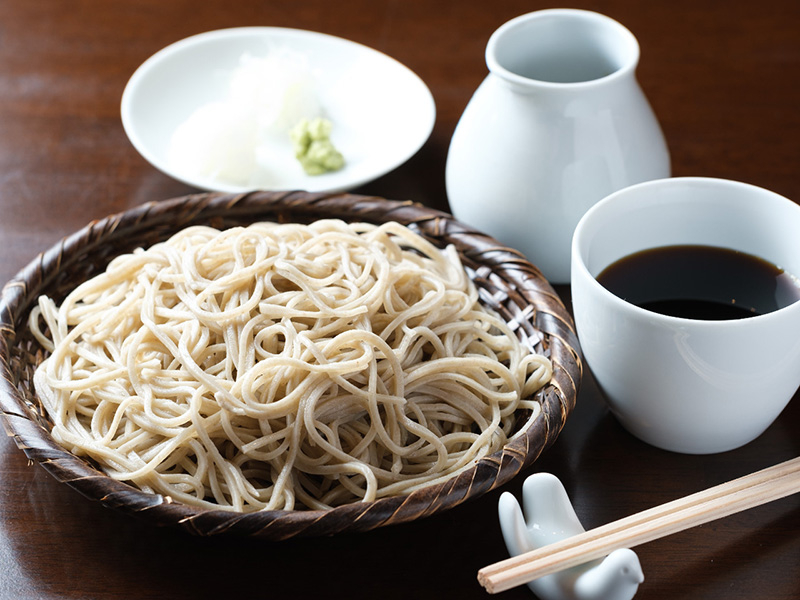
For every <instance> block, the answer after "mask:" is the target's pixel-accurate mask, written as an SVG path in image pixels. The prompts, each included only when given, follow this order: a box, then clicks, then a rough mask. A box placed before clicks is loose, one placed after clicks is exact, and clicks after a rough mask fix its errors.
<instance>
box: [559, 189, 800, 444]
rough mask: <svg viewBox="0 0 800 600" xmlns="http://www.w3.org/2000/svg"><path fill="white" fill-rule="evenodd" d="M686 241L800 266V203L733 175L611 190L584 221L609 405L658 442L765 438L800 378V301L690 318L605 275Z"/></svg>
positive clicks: (596, 359) (593, 317)
mask: <svg viewBox="0 0 800 600" xmlns="http://www.w3.org/2000/svg"><path fill="white" fill-rule="evenodd" d="M683 244H692V245H694V244H698V245H707V246H718V247H724V248H729V249H733V250H739V251H742V252H746V253H748V254H751V255H755V256H757V257H760V258H762V259H764V260H766V261H768V262H770V263H772V264H774V265H777V266H779V267H781V268H782V269H784V270H785V271H786V272H788V273H791V274H793V275H795V276H800V206H799V205H797V204H795V203H794V202H792V201H790V200H788V199H786V198H784V197H783V196H780V195H778V194H775V193H773V192H770V191H767V190H764V189H762V188H759V187H755V186H752V185H748V184H744V183H738V182H734V181H727V180H722V179H709V178H673V179H661V180H657V181H650V182H647V183H642V184H637V185H634V186H631V187H629V188H626V189H623V190H620V191H618V192H616V193H613V194H611V195H610V196H608V197H606V198H604V199H603V200H601V201H600V202H599V203H598V204H596V205H595V206H594V207H593V208H591V209H590V210H589V211H588V212H587V213H586V214H585V215H584V217H583V218H582V219H581V221H580V222H579V224H578V226H577V228H576V230H575V234H574V237H573V242H572V265H571V266H572V275H571V277H572V301H573V307H574V314H575V324H576V327H577V331H578V337H579V339H580V342H581V347H582V350H583V354H584V357H585V359H586V363H587V365H588V366H589V368H590V369H591V371H592V373H593V374H594V377H595V379H596V380H597V383H598V385H599V386H600V388H601V390H602V392H603V394H604V396H605V397H606V400H607V401H608V403H609V406H610V408H611V410H612V412H613V413H614V414H615V415H616V417H617V418H618V419H619V421H620V422H621V423H622V424H623V426H624V427H625V428H626V429H628V430H629V431H630V432H631V433H633V434H634V435H636V436H637V437H639V438H640V439H642V440H644V441H646V442H648V443H650V444H652V445H654V446H658V447H660V448H664V449H667V450H672V451H676V452H685V453H692V454H706V453H712V452H723V451H726V450H731V449H733V448H737V447H739V446H742V445H744V444H746V443H748V442H750V441H752V440H753V439H755V438H756V437H758V436H759V435H760V434H761V433H762V432H763V431H764V430H765V429H766V428H767V427H768V426H769V425H770V424H771V423H772V422H773V421H774V420H775V419H776V418H777V416H778V415H779V414H780V412H781V411H782V410H783V408H784V407H785V406H786V404H787V403H788V402H789V400H790V399H791V398H792V396H793V395H794V394H795V392H796V391H797V389H798V386H800V302H795V303H793V304H790V305H789V306H786V307H784V308H780V309H778V310H775V311H773V312H769V313H766V314H763V315H758V316H753V317H750V318H745V319H737V320H722V321H710V320H698V319H687V318H678V317H672V316H665V315H662V314H659V313H656V312H652V311H650V310H645V309H643V308H640V307H638V306H635V305H634V304H631V303H629V302H627V301H625V300H623V299H621V298H619V297H618V296H615V295H614V294H612V293H611V292H609V291H608V290H607V289H606V288H605V287H603V286H602V285H601V284H600V283H598V282H597V280H596V277H597V276H598V275H599V274H600V273H601V271H603V270H604V269H605V268H606V267H607V266H609V265H610V264H612V263H614V262H615V261H617V260H619V259H621V258H623V257H625V256H628V255H630V254H633V253H636V252H639V251H641V250H644V249H648V248H654V247H660V246H672V245H683Z"/></svg>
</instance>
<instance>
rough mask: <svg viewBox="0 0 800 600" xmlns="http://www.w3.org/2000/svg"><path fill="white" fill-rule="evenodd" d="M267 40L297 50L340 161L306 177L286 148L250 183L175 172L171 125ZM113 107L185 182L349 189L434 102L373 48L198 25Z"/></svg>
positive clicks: (155, 160) (406, 142) (396, 154)
mask: <svg viewBox="0 0 800 600" xmlns="http://www.w3.org/2000/svg"><path fill="white" fill-rule="evenodd" d="M276 48H279V49H281V50H282V51H290V52H294V53H297V54H301V55H302V56H304V57H305V58H306V60H307V63H308V65H309V69H310V71H312V72H313V77H314V82H315V83H314V87H315V94H316V95H317V97H318V99H319V102H320V104H321V106H322V109H323V110H324V113H325V116H326V117H327V118H328V119H329V120H330V121H331V122H332V123H333V128H334V129H333V132H332V135H331V138H332V140H333V142H334V144H335V145H336V147H337V148H338V149H339V150H340V151H341V152H342V154H343V155H344V157H345V160H346V165H345V166H344V168H342V169H341V170H339V171H335V172H331V173H325V174H323V175H316V176H309V175H306V174H305V172H304V171H303V169H302V167H301V166H300V165H299V163H298V161H297V160H296V159H295V158H294V156H293V154H292V153H291V151H288V152H286V153H285V154H281V156H280V157H279V158H276V159H275V164H273V165H270V166H271V168H270V170H269V175H268V177H267V178H265V179H264V180H262V181H259V182H258V184H257V185H254V184H253V183H252V182H250V183H247V184H242V183H233V182H230V181H224V180H221V179H218V178H214V177H203V176H200V175H198V174H196V173H186V172H183V173H181V172H176V170H175V168H174V165H173V164H171V163H170V161H169V160H168V157H169V151H170V144H171V143H172V137H173V134H174V132H175V130H176V128H178V127H179V126H180V125H181V124H182V123H184V122H185V121H186V120H187V119H188V118H189V117H190V116H191V115H192V114H193V113H194V112H195V111H196V110H197V109H198V108H200V107H202V106H206V105H208V104H210V103H213V102H220V101H223V99H224V98H225V96H226V94H228V93H229V82H230V79H231V76H232V74H233V72H234V70H235V69H236V67H237V65H239V63H240V61H241V59H242V56H243V55H251V56H256V57H258V56H265V55H268V53H270V52H271V51H274V50H275V49H276ZM121 114H122V124H123V127H124V129H125V132H126V134H127V135H128V138H129V139H130V141H131V143H132V144H133V146H134V147H135V148H136V150H137V151H138V152H139V153H140V154H141V155H142V156H143V157H144V158H145V159H146V160H147V161H148V162H150V164H152V165H153V166H154V167H156V168H157V169H159V170H161V171H162V172H164V173H165V174H167V175H169V176H171V177H173V178H175V179H178V180H180V181H182V182H184V183H186V184H188V185H191V186H193V187H196V188H200V189H204V190H209V191H220V192H244V191H249V190H251V189H255V188H261V189H271V190H285V189H302V190H306V191H310V192H315V191H318V192H322V191H342V190H347V189H352V188H354V187H357V186H359V185H361V184H364V183H367V182H369V181H371V180H373V179H376V178H378V177H380V176H382V175H384V174H386V173H388V172H390V171H392V170H393V169H395V168H397V167H398V166H400V165H401V164H403V163H404V162H405V161H406V160H408V159H409V158H410V157H411V156H413V155H414V154H415V153H416V152H417V151H418V150H419V149H420V147H421V146H422V145H423V144H424V143H425V141H426V140H427V139H428V137H429V136H430V133H431V131H432V129H433V124H434V121H435V117H436V108H435V104H434V100H433V96H432V95H431V92H430V90H429V89H428V87H427V86H426V85H425V83H424V82H423V81H422V80H421V79H420V78H419V77H418V76H417V75H416V74H415V73H413V72H412V71H411V70H409V69H408V68H407V67H405V66H404V65H402V64H401V63H399V62H398V61H396V60H394V59H393V58H390V57H389V56H387V55H385V54H382V53H380V52H378V51H376V50H373V49H371V48H368V47H366V46H363V45H361V44H358V43H355V42H352V41H349V40H345V39H342V38H338V37H334V36H331V35H327V34H322V33H316V32H312V31H304V30H299V29H287V28H276V27H240V28H232V29H222V30H217V31H210V32H206V33H201V34H198V35H195V36H192V37H189V38H186V39H183V40H181V41H179V42H176V43H174V44H171V45H170V46H167V47H166V48H164V49H162V50H161V51H159V52H157V53H156V54H154V55H153V56H152V57H150V58H149V59H148V60H146V61H145V62H144V63H143V64H142V65H141V66H140V67H139V68H138V69H137V70H136V71H135V73H134V74H133V76H132V77H131V78H130V80H129V82H128V84H127V86H126V87H125V91H124V93H123V95H122V104H121ZM287 148H288V149H289V150H290V149H291V145H290V144H287Z"/></svg>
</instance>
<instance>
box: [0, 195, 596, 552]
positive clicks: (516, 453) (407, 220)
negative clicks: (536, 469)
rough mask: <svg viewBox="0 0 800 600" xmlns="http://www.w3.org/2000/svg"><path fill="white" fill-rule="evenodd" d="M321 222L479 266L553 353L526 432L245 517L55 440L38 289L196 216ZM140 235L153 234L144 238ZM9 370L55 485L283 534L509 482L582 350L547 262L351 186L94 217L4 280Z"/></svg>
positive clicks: (225, 529)
mask: <svg viewBox="0 0 800 600" xmlns="http://www.w3.org/2000/svg"><path fill="white" fill-rule="evenodd" d="M321 218H343V219H344V220H348V221H365V222H372V223H381V222H385V221H397V222H399V223H402V224H404V225H407V226H409V227H410V228H412V229H414V230H415V231H416V232H417V233H420V234H421V235H423V236H424V237H426V238H428V239H429V240H431V241H434V242H435V243H437V245H440V246H441V245H444V244H451V243H452V244H455V245H456V247H457V249H458V250H459V254H460V255H461V256H462V260H464V262H465V265H466V266H468V267H469V266H472V267H475V269H474V270H475V272H474V275H475V277H473V278H476V277H477V278H479V279H481V278H482V279H481V282H480V286H482V289H484V290H486V289H490V290H493V291H495V292H499V295H500V296H501V297H502V298H503V300H502V302H504V303H505V304H504V306H507V307H510V309H511V310H514V311H516V312H515V314H514V315H513V316H512V319H508V318H506V320H507V322H510V320H516V321H517V322H516V325H517V326H518V327H521V328H523V329H526V330H527V331H528V332H529V333H535V334H537V335H540V336H541V341H540V344H542V345H543V347H544V348H545V349H546V351H547V352H548V353H549V354H550V358H551V360H552V361H553V366H554V375H553V378H552V380H551V382H550V383H549V384H547V385H546V386H545V388H543V389H542V390H540V392H539V393H538V394H537V399H539V401H540V403H541V406H542V412H541V414H540V415H539V417H538V418H537V419H535V420H534V421H533V424H532V425H531V427H529V428H528V430H527V431H526V432H525V434H524V435H521V436H519V437H517V438H516V439H515V440H514V441H513V442H511V443H509V444H507V445H506V446H505V447H504V448H502V449H501V450H498V451H497V452H495V453H494V454H492V455H490V456H487V457H484V458H482V459H480V460H479V461H478V462H477V464H476V465H475V466H474V467H472V468H471V469H469V470H468V471H465V472H463V473H461V474H460V475H458V476H456V477H453V478H451V479H449V480H447V481H445V482H443V483H439V484H435V485H432V486H428V487H426V488H422V489H420V490H418V491H416V492H412V493H411V494H408V495H406V496H394V497H388V498H382V499H379V500H376V501H374V502H356V503H352V504H346V505H343V506H339V507H336V508H333V509H331V510H326V511H319V510H295V511H262V512H255V513H247V514H240V513H234V512H231V511H227V510H224V509H206V508H197V507H193V506H188V505H184V504H180V503H177V502H171V501H170V500H169V499H168V498H165V497H163V496H160V495H154V494H148V493H146V492H142V491H140V490H138V489H137V488H135V487H133V486H131V485H129V484H126V483H123V482H119V481H116V480H113V479H111V478H110V477H107V476H105V475H104V474H103V473H102V472H100V471H99V470H97V469H95V468H94V467H93V466H92V465H90V464H89V463H88V462H86V461H85V460H83V459H81V458H78V457H76V456H74V455H72V454H71V453H69V452H67V451H66V450H64V449H62V448H61V447H60V446H59V445H58V444H56V443H55V441H54V440H53V439H52V438H51V437H50V435H49V432H48V430H47V429H46V427H45V426H43V425H42V414H41V410H40V407H36V404H35V395H34V394H33V391H32V384H31V382H30V377H24V376H23V375H24V374H23V373H21V372H20V369H23V370H26V371H27V370H30V369H32V368H33V367H34V366H35V364H37V363H38V361H40V360H41V359H42V358H43V352H42V351H41V349H39V351H38V353H37V352H36V349H35V347H34V346H32V347H30V348H27V347H26V348H25V349H22V347H21V345H22V343H23V342H22V339H23V338H25V331H24V329H25V327H26V326H25V319H24V317H25V316H26V315H27V313H28V311H29V310H30V308H31V306H32V304H33V303H34V302H35V300H36V298H38V296H39V295H40V293H41V292H42V291H44V290H50V289H51V288H53V287H54V286H56V287H58V286H59V285H61V286H62V287H63V286H68V285H71V286H74V285H77V283H78V281H75V280H72V281H71V282H61V283H59V281H58V279H59V277H62V278H63V277H64V273H65V272H66V271H65V268H70V269H74V268H83V269H85V270H86V276H87V277H88V276H91V275H93V274H95V273H97V272H99V271H100V270H101V268H102V265H103V263H105V264H107V262H108V260H110V258H112V257H113V256H115V255H117V254H119V253H122V252H125V251H129V250H128V249H126V246H125V244H129V245H132V247H130V250H132V249H133V247H135V246H139V245H148V244H149V243H154V242H155V241H159V240H161V239H165V238H166V237H167V236H168V235H170V234H171V233H174V232H175V231H177V230H179V229H182V228H184V227H187V226H189V225H192V224H200V223H202V224H207V225H212V226H217V227H220V228H225V227H229V226H232V225H236V224H237V223H242V224H246V223H247V222H254V221H257V220H275V221H278V222H286V221H306V222H307V221H312V220H316V219H321ZM141 240H147V241H148V242H147V244H142V243H139V242H140V241H141ZM115 244H119V246H116V245H115ZM102 252H108V254H107V255H103V259H102V260H101V261H100V262H99V263H98V266H96V267H93V265H92V263H91V261H90V260H89V258H91V257H94V256H95V255H97V254H98V253H102ZM69 272H71V271H69ZM517 309H519V310H517ZM503 310H506V309H505V308H504V309H503ZM0 370H2V383H0V416H2V417H3V418H4V420H5V422H6V423H5V424H6V430H7V433H8V434H9V435H10V436H11V437H13V439H14V440H15V442H16V444H17V446H18V447H20V448H21V449H22V450H23V451H24V452H25V453H26V455H27V456H28V457H29V458H30V459H31V460H33V461H35V462H38V463H39V464H41V465H42V466H43V467H44V468H45V469H46V470H47V471H48V472H49V473H50V474H51V475H53V476H54V477H55V478H56V479H57V480H58V481H60V482H62V483H65V484H67V485H69V486H71V487H73V488H75V489H76V490H78V491H79V492H81V493H82V494H83V495H85V496H87V497H88V498H90V499H92V500H96V501H99V502H101V503H102V504H104V505H106V506H109V507H112V508H115V509H118V510H121V511H123V512H127V513H132V514H135V515H138V516H140V517H144V518H146V519H148V520H150V521H152V522H154V523H156V524H158V525H172V526H180V527H181V528H183V529H185V530H188V531H190V532H192V533H195V534H199V535H219V534H240V535H249V536H256V537H261V538H268V539H273V540H280V539H286V538H289V537H296V536H315V535H330V534H334V533H339V532H344V531H364V530H369V529H373V528H375V527H380V526H383V525H388V524H394V523H402V522H407V521H410V520H413V519H416V518H420V517H424V516H428V515H431V514H435V513H438V512H441V511H443V510H446V509H449V508H452V507H454V506H456V505H458V504H461V503H462V502H464V501H466V500H469V499H472V498H475V497H477V496H479V495H481V494H483V493H485V492H487V491H489V490H491V489H494V488H496V487H498V486H500V485H503V484H504V483H506V482H508V481H509V480H510V479H511V478H513V477H514V476H516V475H517V474H518V473H519V472H520V471H522V470H523V469H525V468H526V467H527V466H529V465H530V464H531V463H532V462H533V461H535V460H536V459H537V458H538V457H539V455H540V454H541V452H542V451H543V450H544V449H545V448H547V447H548V446H549V445H551V444H552V443H553V441H554V440H555V438H556V437H557V436H558V434H559V433H560V431H561V429H562V428H563V426H564V423H565V421H566V418H567V416H568V415H569V414H570V412H571V411H572V409H573V408H574V405H575V401H576V397H577V391H578V387H579V385H580V380H581V375H582V358H581V354H580V347H579V344H578V340H577V335H576V334H575V330H574V325H573V322H572V318H571V316H570V315H569V313H568V311H567V309H566V308H565V307H564V305H563V303H562V302H561V300H560V298H559V296H558V294H557V293H556V292H555V290H554V289H553V288H552V287H551V286H550V284H549V283H548V282H547V280H546V279H545V278H544V277H543V276H542V274H541V273H540V272H539V271H538V269H536V268H535V267H534V266H533V265H531V264H530V263H529V262H528V261H527V260H526V259H525V258H524V257H523V256H522V255H521V254H519V253H518V252H516V251H515V250H512V249H510V248H507V247H505V246H503V245H502V244H500V243H499V242H497V241H496V240H494V239H493V238H491V237H490V236H487V235H485V234H483V233H480V232H479V231H477V230H475V229H473V228H471V227H468V226H466V225H464V224H462V223H460V222H459V221H457V220H456V219H454V218H453V217H452V216H451V215H449V214H447V213H444V212H442V211H438V210H436V209H432V208H428V207H425V206H423V205H420V204H417V203H414V202H411V201H398V200H387V199H385V198H380V197H375V196H362V195H357V194H347V193H345V194H328V193H314V194H311V193H305V192H252V193H248V194H223V193H200V194H192V195H188V196H181V197H178V198H172V199H169V200H163V201H155V202H150V203H147V204H142V205H139V206H136V207H134V208H132V209H129V210H126V211H122V212H119V213H116V214H113V215H110V216H108V217H106V218H104V219H100V220H96V221H92V222H91V223H89V224H87V225H86V226H85V227H83V228H82V229H80V230H78V231H76V232H75V233H73V234H72V235H70V236H67V237H65V238H64V239H62V240H61V241H59V242H58V243H56V244H55V245H53V246H52V247H51V248H49V249H48V250H46V251H45V252H43V253H41V254H40V255H39V256H37V257H36V258H35V259H34V260H33V261H31V262H30V263H29V264H28V265H27V266H26V267H25V268H23V269H22V270H21V271H20V272H19V273H18V274H17V275H16V276H15V277H14V278H12V280H10V281H9V282H8V283H7V284H6V286H5V287H4V288H3V290H2V295H1V296H0ZM32 399H33V400H32ZM37 408H38V410H37Z"/></svg>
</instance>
